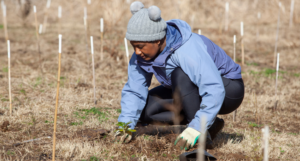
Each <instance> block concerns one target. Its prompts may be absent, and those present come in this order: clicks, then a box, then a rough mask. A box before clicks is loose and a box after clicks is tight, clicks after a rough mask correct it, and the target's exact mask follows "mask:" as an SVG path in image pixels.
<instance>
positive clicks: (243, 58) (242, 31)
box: [241, 22, 245, 65]
mask: <svg viewBox="0 0 300 161" xmlns="http://www.w3.org/2000/svg"><path fill="white" fill-rule="evenodd" d="M241 37H242V39H241V46H242V65H244V64H245V54H244V23H243V22H241Z"/></svg>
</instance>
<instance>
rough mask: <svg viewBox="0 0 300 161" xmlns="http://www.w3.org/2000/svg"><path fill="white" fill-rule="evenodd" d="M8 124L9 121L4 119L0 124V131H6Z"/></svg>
mask: <svg viewBox="0 0 300 161" xmlns="http://www.w3.org/2000/svg"><path fill="white" fill-rule="evenodd" d="M8 126H9V121H4V122H3V124H2V125H1V127H0V128H1V131H2V132H6V131H8Z"/></svg>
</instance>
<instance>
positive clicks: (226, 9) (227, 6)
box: [225, 2, 229, 31]
mask: <svg viewBox="0 0 300 161" xmlns="http://www.w3.org/2000/svg"><path fill="white" fill-rule="evenodd" d="M228 12H229V3H228V2H226V3H225V31H227V30H228V23H229V20H228Z"/></svg>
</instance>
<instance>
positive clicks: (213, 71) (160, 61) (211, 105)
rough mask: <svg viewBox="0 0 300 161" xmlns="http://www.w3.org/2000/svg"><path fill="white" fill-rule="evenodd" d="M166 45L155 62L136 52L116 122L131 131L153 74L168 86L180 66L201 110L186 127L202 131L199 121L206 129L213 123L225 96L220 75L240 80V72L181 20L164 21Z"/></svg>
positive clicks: (230, 61) (225, 56)
mask: <svg viewBox="0 0 300 161" xmlns="http://www.w3.org/2000/svg"><path fill="white" fill-rule="evenodd" d="M166 37H167V40H166V41H167V42H166V47H165V49H164V51H163V52H162V53H160V55H159V56H158V57H157V58H156V59H155V60H154V61H143V59H141V58H140V57H139V56H137V55H136V54H135V53H134V54H133V55H132V57H131V59H130V63H129V66H128V81H127V83H126V84H125V86H124V88H123V91H122V99H121V108H122V112H121V114H120V116H119V119H118V121H119V122H132V123H131V124H130V127H131V128H132V129H133V128H134V127H135V125H136V123H137V121H138V120H139V118H140V115H141V113H142V111H143V108H144V106H145V104H146V100H147V96H148V88H149V86H150V84H151V79H152V76H153V74H154V75H155V76H156V78H157V79H158V81H159V82H161V84H162V85H164V86H165V87H170V86H171V84H172V82H171V81H170V80H171V79H170V78H171V73H172V71H173V70H174V69H175V68H176V67H180V68H181V69H182V70H183V71H184V72H185V73H186V74H187V75H188V76H189V78H190V79H191V81H192V82H193V83H194V84H195V85H197V86H198V88H199V95H200V96H201V97H202V102H201V104H200V109H199V110H198V111H197V112H196V114H195V118H194V119H193V120H192V121H191V122H190V123H189V125H188V126H189V127H191V128H194V129H196V130H198V131H200V129H201V125H200V118H201V117H203V116H204V117H206V127H205V128H206V129H208V128H209V127H210V126H211V125H212V124H213V122H214V120H215V118H216V116H217V114H218V112H219V110H220V108H221V106H222V104H223V100H224V97H225V90H224V85H223V82H222V79H221V76H224V77H227V78H230V79H240V78H241V75H240V73H241V70H240V66H239V65H238V64H235V63H234V62H233V61H232V59H231V58H230V57H229V56H227V55H226V53H225V52H224V51H223V50H222V49H221V48H219V47H218V46H217V45H215V44H214V43H213V42H211V41H210V40H209V39H207V38H206V37H204V36H199V35H198V34H195V33H192V32H191V28H190V26H189V25H188V24H187V23H186V22H184V21H182V20H170V21H168V22H167V35H166Z"/></svg>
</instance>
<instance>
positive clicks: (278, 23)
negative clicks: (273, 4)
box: [273, 2, 281, 67]
mask: <svg viewBox="0 0 300 161" xmlns="http://www.w3.org/2000/svg"><path fill="white" fill-rule="evenodd" d="M280 8H281V2H279V9H278V20H277V30H276V40H275V52H274V61H273V62H274V63H273V65H274V67H275V65H276V53H277V44H278V37H279V25H280Z"/></svg>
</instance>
